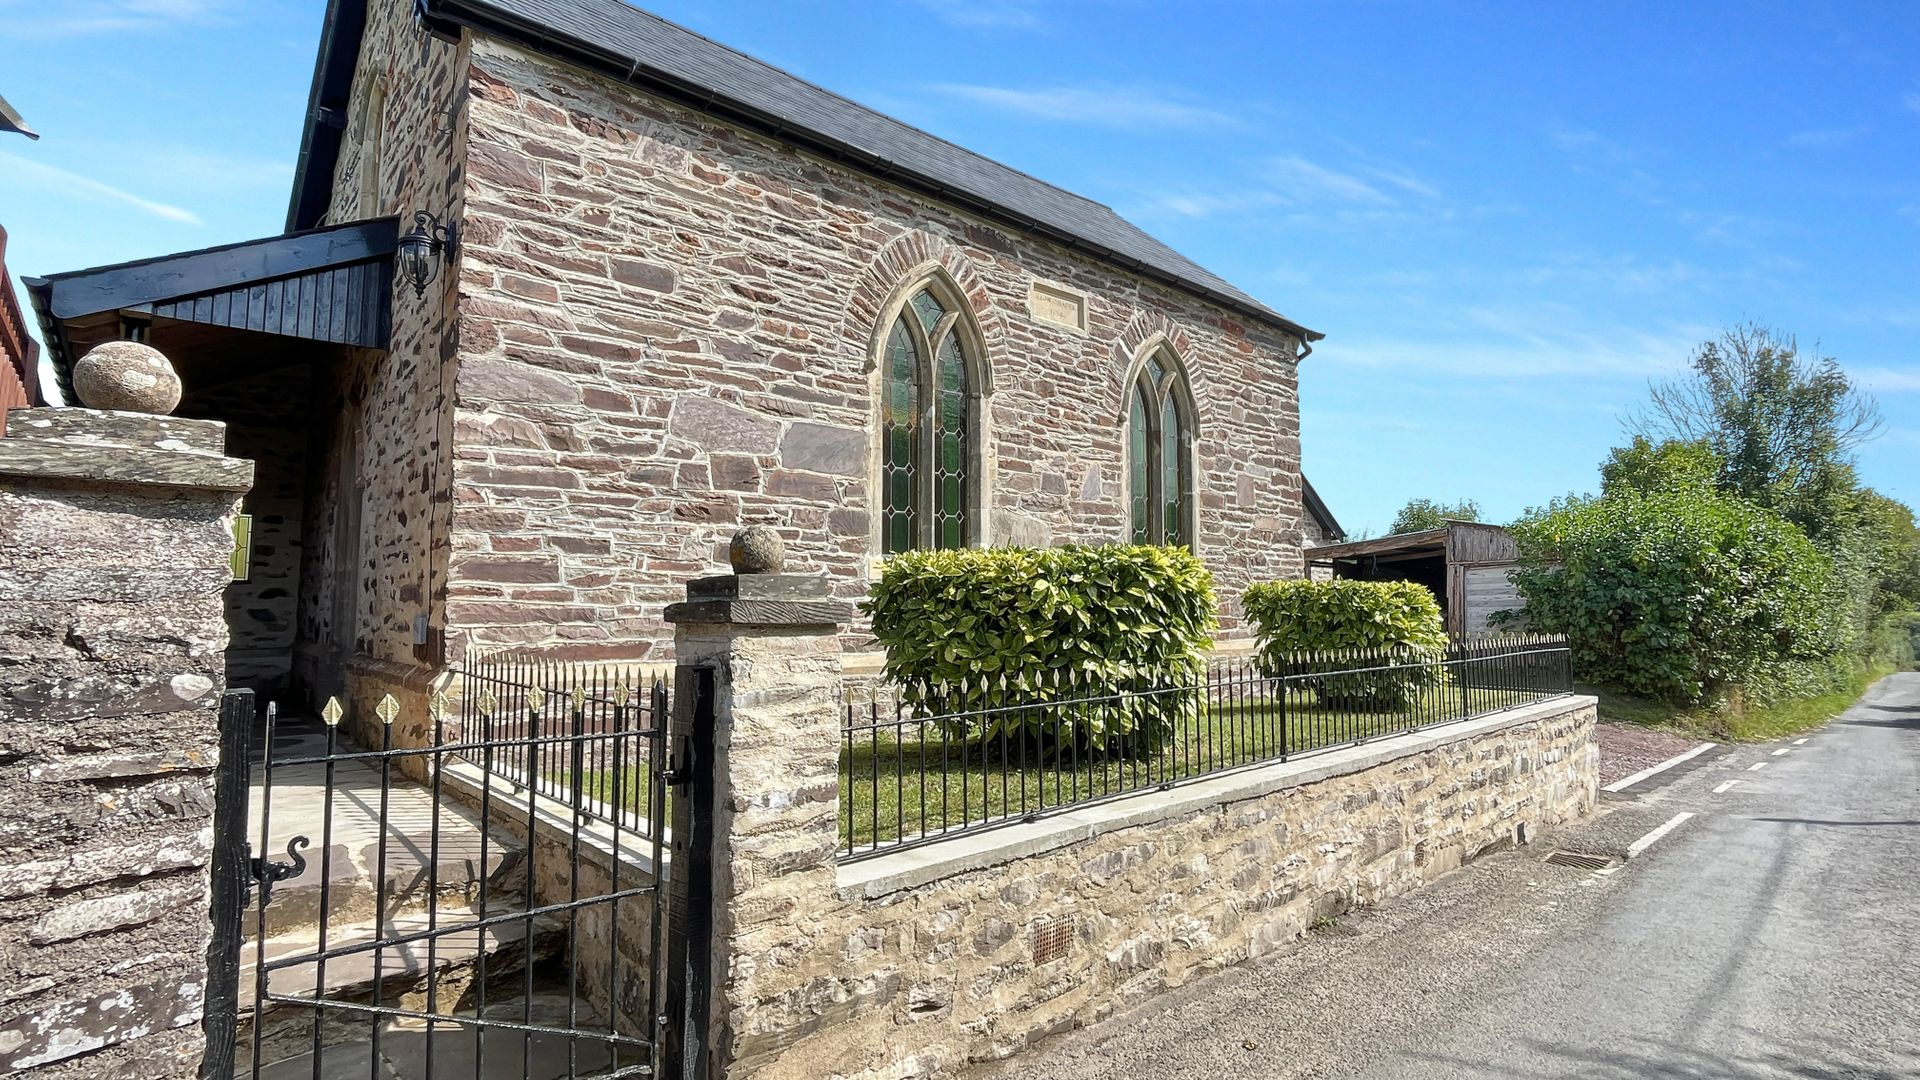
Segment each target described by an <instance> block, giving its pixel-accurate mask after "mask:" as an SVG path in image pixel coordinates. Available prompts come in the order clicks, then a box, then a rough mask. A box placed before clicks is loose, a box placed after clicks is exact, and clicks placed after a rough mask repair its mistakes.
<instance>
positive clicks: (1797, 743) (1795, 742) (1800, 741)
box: [1793, 739, 1807, 746]
mask: <svg viewBox="0 0 1920 1080" xmlns="http://www.w3.org/2000/svg"><path fill="white" fill-rule="evenodd" d="M1793 745H1795V746H1805V745H1807V740H1805V739H1795V740H1793Z"/></svg>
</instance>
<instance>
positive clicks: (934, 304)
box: [907, 289, 947, 334]
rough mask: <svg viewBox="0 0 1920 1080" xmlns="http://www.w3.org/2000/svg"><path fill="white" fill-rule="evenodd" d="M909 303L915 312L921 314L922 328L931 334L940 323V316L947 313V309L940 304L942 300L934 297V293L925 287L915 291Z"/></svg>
mask: <svg viewBox="0 0 1920 1080" xmlns="http://www.w3.org/2000/svg"><path fill="white" fill-rule="evenodd" d="M907 303H908V304H909V305H911V306H912V308H913V313H914V314H915V315H917V316H919V318H920V326H921V328H922V329H924V330H926V332H927V333H929V334H931V333H933V328H934V327H936V326H939V325H940V317H941V316H942V315H945V314H946V313H947V309H946V308H944V307H941V306H940V301H938V300H936V299H934V297H933V294H932V293H930V292H928V291H927V290H925V289H922V290H920V291H919V292H917V293H914V294H913V299H912V300H909V301H907Z"/></svg>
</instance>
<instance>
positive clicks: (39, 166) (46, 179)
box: [0, 151, 204, 225]
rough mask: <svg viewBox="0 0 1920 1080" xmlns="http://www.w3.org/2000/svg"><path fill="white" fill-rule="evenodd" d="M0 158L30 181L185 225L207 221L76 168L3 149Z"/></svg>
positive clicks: (13, 170) (18, 174)
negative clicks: (64, 167) (69, 168)
mask: <svg viewBox="0 0 1920 1080" xmlns="http://www.w3.org/2000/svg"><path fill="white" fill-rule="evenodd" d="M0 162H4V163H5V164H6V165H7V167H8V169H9V170H11V171H12V172H13V175H15V176H16V177H22V178H24V179H25V180H26V181H27V182H28V183H31V184H35V185H37V186H40V187H44V188H51V189H53V190H57V191H60V192H63V193H68V194H81V195H92V196H95V197H97V198H101V199H107V200H110V201H113V202H120V203H125V204H126V205H128V206H132V207H135V208H136V209H139V210H143V211H145V212H146V213H149V214H152V215H153V216H154V217H157V218H163V219H165V220H167V221H177V222H179V223H181V224H183V225H201V224H204V222H202V221H201V220H200V218H199V217H197V216H195V215H194V214H193V213H192V212H191V211H188V210H183V209H181V208H180V207H178V206H173V205H171V204H169V203H163V202H158V201H156V200H154V199H146V198H142V197H140V196H138V195H135V194H134V193H133V192H130V191H125V190H123V189H121V188H117V187H114V186H113V185H112V184H107V183H103V182H101V181H99V180H95V179H94V178H93V177H91V176H82V175H80V174H79V173H76V172H69V171H67V170H66V169H62V168H58V167H56V166H53V165H48V164H46V163H45V162H40V161H35V160H33V159H32V158H24V157H21V156H20V155H18V154H13V153H9V152H6V151H0Z"/></svg>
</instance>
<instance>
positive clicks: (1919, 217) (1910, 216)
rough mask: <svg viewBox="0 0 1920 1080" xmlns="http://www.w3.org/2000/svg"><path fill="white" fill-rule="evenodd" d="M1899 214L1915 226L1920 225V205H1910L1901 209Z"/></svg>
mask: <svg viewBox="0 0 1920 1080" xmlns="http://www.w3.org/2000/svg"><path fill="white" fill-rule="evenodd" d="M1899 214H1900V216H1901V217H1903V218H1906V219H1907V220H1908V221H1911V222H1913V223H1914V224H1915V225H1920V203H1908V204H1907V205H1905V206H1903V207H1901V208H1900V210H1899Z"/></svg>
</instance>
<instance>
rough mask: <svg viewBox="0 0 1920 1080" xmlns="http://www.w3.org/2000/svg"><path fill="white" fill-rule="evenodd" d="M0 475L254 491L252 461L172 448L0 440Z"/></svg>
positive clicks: (99, 482)
mask: <svg viewBox="0 0 1920 1080" xmlns="http://www.w3.org/2000/svg"><path fill="white" fill-rule="evenodd" d="M0 476H19V477H29V478H34V479H41V480H85V481H89V482H92V483H96V484H125V485H129V486H132V487H167V488H192V489H196V490H201V491H250V490H252V488H253V462H251V461H247V460H245V459H242V458H230V457H211V456H209V455H206V454H181V453H176V452H173V451H170V450H126V449H122V448H120V447H117V446H75V445H73V444H71V443H52V442H34V441H32V440H28V439H0Z"/></svg>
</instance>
